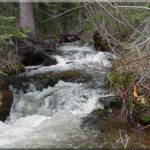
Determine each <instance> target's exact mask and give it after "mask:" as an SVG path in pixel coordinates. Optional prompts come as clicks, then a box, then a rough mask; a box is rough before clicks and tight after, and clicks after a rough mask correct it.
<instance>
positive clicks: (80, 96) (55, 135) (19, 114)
mask: <svg viewBox="0 0 150 150" xmlns="http://www.w3.org/2000/svg"><path fill="white" fill-rule="evenodd" d="M58 52H59V53H58V54H59V55H58V54H57V55H56V56H55V58H56V59H57V61H58V64H56V65H54V66H46V67H44V66H34V67H33V66H29V67H27V69H26V73H25V74H26V76H34V75H36V74H44V73H47V72H51V73H59V72H64V71H66V70H67V71H70V70H82V71H83V70H84V71H85V72H86V73H87V74H90V75H91V76H92V77H93V78H92V80H91V81H89V82H87V83H86V82H85V83H76V82H74V83H73V82H65V81H62V80H59V82H58V83H57V84H55V85H54V86H53V87H51V86H48V87H47V88H44V89H42V90H38V89H36V86H35V85H34V84H30V88H29V89H28V92H27V93H24V92H20V93H18V92H15V89H13V90H14V104H13V106H12V111H11V114H10V117H9V119H8V121H6V122H5V123H2V122H0V133H1V134H0V148H62V147H63V148H71V147H73V148H78V147H88V148H90V147H92V146H93V147H99V145H98V144H97V142H96V141H95V140H94V139H95V136H96V135H91V134H89V133H85V132H84V131H83V130H82V129H81V128H80V125H81V120H82V118H83V117H85V116H87V115H88V114H89V113H91V112H92V111H93V110H94V109H96V108H101V109H103V106H102V105H99V104H98V100H99V97H101V96H103V95H106V94H108V92H107V91H106V90H105V89H104V88H102V84H104V78H105V77H106V73H107V71H108V70H109V69H110V67H111V60H112V59H114V58H115V56H114V55H113V54H111V53H106V52H96V51H95V50H94V49H93V48H92V47H87V46H78V45H73V44H71V45H64V46H61V47H60V48H59V49H58Z"/></svg>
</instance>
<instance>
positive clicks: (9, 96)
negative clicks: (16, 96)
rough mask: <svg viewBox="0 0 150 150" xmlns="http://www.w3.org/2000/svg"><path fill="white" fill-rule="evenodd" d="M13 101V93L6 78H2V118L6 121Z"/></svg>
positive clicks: (0, 96) (0, 117)
mask: <svg viewBox="0 0 150 150" xmlns="http://www.w3.org/2000/svg"><path fill="white" fill-rule="evenodd" d="M12 103H13V93H12V91H10V90H9V86H8V83H7V81H6V80H4V79H0V120H2V121H4V120H6V118H7V117H8V116H9V113H10V110H11V105H12Z"/></svg>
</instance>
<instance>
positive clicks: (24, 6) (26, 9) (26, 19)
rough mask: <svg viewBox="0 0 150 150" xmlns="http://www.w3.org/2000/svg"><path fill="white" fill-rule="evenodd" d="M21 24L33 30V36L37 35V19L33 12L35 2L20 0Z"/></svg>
mask: <svg viewBox="0 0 150 150" xmlns="http://www.w3.org/2000/svg"><path fill="white" fill-rule="evenodd" d="M20 25H21V27H24V28H27V29H29V30H30V32H31V37H33V38H34V37H35V33H36V30H35V20H34V12H33V3H30V2H21V1H20Z"/></svg>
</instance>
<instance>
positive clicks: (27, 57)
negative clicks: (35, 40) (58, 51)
mask: <svg viewBox="0 0 150 150" xmlns="http://www.w3.org/2000/svg"><path fill="white" fill-rule="evenodd" d="M19 53H20V55H21V61H22V63H23V64H24V65H25V66H32V65H40V64H43V65H45V66H50V65H55V64H57V60H56V59H55V58H54V57H52V56H51V55H49V54H48V53H47V52H46V49H45V47H43V46H42V45H40V44H36V45H34V44H32V43H31V42H28V43H27V44H26V46H25V47H23V48H21V49H20V50H19Z"/></svg>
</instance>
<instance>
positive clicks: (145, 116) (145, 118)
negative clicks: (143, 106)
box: [140, 114, 150, 125]
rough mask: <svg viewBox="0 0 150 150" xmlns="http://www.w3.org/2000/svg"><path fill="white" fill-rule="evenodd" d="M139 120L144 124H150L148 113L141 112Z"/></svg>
mask: <svg viewBox="0 0 150 150" xmlns="http://www.w3.org/2000/svg"><path fill="white" fill-rule="evenodd" d="M140 119H141V122H142V123H143V124H145V125H148V124H150V114H143V115H142V116H141V117H140Z"/></svg>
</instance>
